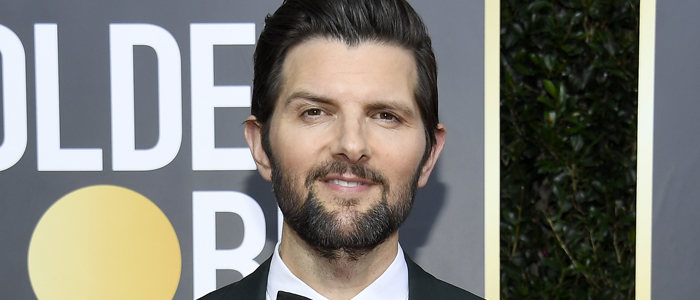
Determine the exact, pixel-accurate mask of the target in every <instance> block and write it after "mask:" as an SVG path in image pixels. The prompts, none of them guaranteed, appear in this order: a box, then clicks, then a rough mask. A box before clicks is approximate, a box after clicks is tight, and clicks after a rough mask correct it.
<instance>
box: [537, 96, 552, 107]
mask: <svg viewBox="0 0 700 300" xmlns="http://www.w3.org/2000/svg"><path fill="white" fill-rule="evenodd" d="M537 101H539V102H541V103H543V104H544V105H547V107H549V108H555V107H554V103H552V100H550V99H549V98H548V97H545V96H539V97H537Z"/></svg>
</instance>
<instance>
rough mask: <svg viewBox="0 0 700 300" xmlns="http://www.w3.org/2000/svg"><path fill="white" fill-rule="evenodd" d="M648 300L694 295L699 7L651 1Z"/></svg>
mask: <svg viewBox="0 0 700 300" xmlns="http://www.w3.org/2000/svg"><path fill="white" fill-rule="evenodd" d="M656 5H657V6H656V74H655V79H654V80H655V82H656V83H655V87H654V88H655V92H654V167H653V168H654V174H653V176H654V177H653V178H654V185H653V195H652V197H653V215H652V224H653V225H652V226H653V229H652V269H651V270H652V275H651V279H652V285H651V295H652V298H653V299H697V298H698V295H700V276H698V270H700V259H699V258H698V254H699V253H700V218H698V214H699V213H700V201H698V200H699V198H698V195H700V126H699V125H698V121H697V120H698V115H700V101H699V100H700V99H699V97H698V95H700V85H698V83H697V81H698V78H697V74H698V70H700V60H698V53H699V52H700V18H698V16H700V2H698V1H696V0H657V4H656Z"/></svg>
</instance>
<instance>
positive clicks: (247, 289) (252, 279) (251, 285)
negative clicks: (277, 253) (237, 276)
mask: <svg viewBox="0 0 700 300" xmlns="http://www.w3.org/2000/svg"><path fill="white" fill-rule="evenodd" d="M270 260H271V259H267V260H266V261H265V262H263V263H262V264H261V265H260V267H258V269H256V270H255V272H253V273H251V274H250V275H248V276H247V277H245V278H244V279H242V280H241V282H240V290H239V292H240V296H245V297H237V298H239V299H250V300H265V291H266V289H267V274H268V273H269V272H270Z"/></svg>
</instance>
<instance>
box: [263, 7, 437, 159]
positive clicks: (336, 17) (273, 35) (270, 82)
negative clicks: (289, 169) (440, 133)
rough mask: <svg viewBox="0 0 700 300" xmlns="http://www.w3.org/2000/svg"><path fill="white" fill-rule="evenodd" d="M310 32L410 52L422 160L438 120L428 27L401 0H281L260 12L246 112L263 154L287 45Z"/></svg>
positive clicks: (308, 36) (310, 35) (309, 35)
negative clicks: (256, 124)
mask: <svg viewBox="0 0 700 300" xmlns="http://www.w3.org/2000/svg"><path fill="white" fill-rule="evenodd" d="M313 38H329V39H333V40H338V41H341V42H344V43H346V44H347V45H349V46H358V45H359V44H361V43H362V42H376V43H381V44H387V45H394V46H398V47H401V48H404V49H406V50H408V51H410V52H411V53H412V54H413V57H414V59H415V63H416V69H417V70H416V71H417V73H418V82H417V83H416V90H415V92H414V95H415V100H416V103H417V105H418V108H419V110H420V114H421V118H422V120H423V125H424V127H425V133H426V152H425V154H424V156H423V161H424V160H425V159H427V156H428V155H429V153H430V149H432V146H433V145H434V144H435V132H434V131H435V130H436V129H437V125H438V123H439V120H438V88H437V64H436V62H435V54H433V49H432V43H431V41H430V36H429V35H428V30H427V29H426V28H425V25H424V24H423V21H422V20H421V18H420V16H419V15H418V14H417V13H416V11H415V10H413V8H412V7H411V5H409V4H408V2H406V1H405V0H285V1H284V3H282V6H280V8H278V9H277V11H275V13H274V14H272V15H268V16H267V18H265V27H264V28H263V30H262V33H261V34H260V38H259V39H258V45H257V46H256V48H255V55H254V57H253V61H254V77H253V99H252V104H251V114H252V115H254V116H255V117H256V118H257V121H258V122H259V123H260V124H261V126H262V143H263V148H264V150H265V152H266V153H267V154H268V156H271V154H272V153H271V151H270V145H269V138H268V133H269V126H267V125H268V124H267V122H268V120H269V118H270V117H271V116H272V114H273V112H274V109H275V103H276V101H277V98H279V93H280V89H281V85H282V82H281V81H282V79H283V78H282V66H283V64H284V60H285V57H286V55H287V52H288V51H289V49H291V48H292V47H294V46H295V45H298V44H301V43H303V42H304V41H308V40H310V39H313ZM421 165H422V163H421Z"/></svg>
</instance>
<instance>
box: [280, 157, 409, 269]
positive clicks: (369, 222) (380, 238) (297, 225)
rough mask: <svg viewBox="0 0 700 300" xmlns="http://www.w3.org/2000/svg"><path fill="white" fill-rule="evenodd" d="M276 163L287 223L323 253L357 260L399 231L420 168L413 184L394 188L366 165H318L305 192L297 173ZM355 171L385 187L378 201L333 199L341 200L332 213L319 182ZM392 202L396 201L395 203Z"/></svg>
mask: <svg viewBox="0 0 700 300" xmlns="http://www.w3.org/2000/svg"><path fill="white" fill-rule="evenodd" d="M271 162H272V189H273V191H274V193H275V197H276V198H277V204H278V205H279V207H280V210H281V211H282V214H283V215H284V220H285V222H286V223H287V224H288V225H289V226H290V227H291V229H292V230H294V231H295V232H296V233H297V235H299V237H301V238H302V240H304V241H305V242H306V243H307V244H308V245H309V246H311V247H312V248H313V249H314V250H315V251H316V252H317V253H319V254H320V255H321V256H322V257H325V258H327V259H330V260H335V259H339V258H341V257H345V258H348V259H350V260H357V259H358V258H360V257H361V256H363V255H364V254H367V253H368V252H370V251H372V250H373V249H374V248H376V247H377V246H378V245H380V244H382V243H383V242H384V241H386V239H387V238H389V237H390V236H391V235H392V234H393V233H395V232H396V231H397V230H398V229H399V227H400V226H401V224H403V222H404V221H405V220H406V218H408V215H409V213H410V211H411V208H412V207H413V200H414V198H415V190H416V187H417V183H418V178H419V175H420V172H419V171H420V166H419V168H418V169H417V170H416V172H415V174H414V175H413V178H411V179H410V180H409V182H404V183H400V184H399V185H398V186H397V187H396V188H395V189H394V190H392V186H391V185H390V183H389V182H388V180H387V179H386V178H385V177H384V176H383V175H382V174H381V173H379V172H377V171H374V170H372V169H371V168H369V167H368V166H367V165H366V164H352V163H348V162H346V161H341V160H332V161H329V162H326V163H322V164H320V165H318V166H316V167H314V168H313V169H312V170H311V171H309V173H308V174H307V176H306V179H305V181H304V187H305V188H306V190H307V191H308V192H307V193H306V194H305V193H304V192H303V191H301V190H300V189H298V188H295V183H294V179H295V178H294V176H293V175H292V174H290V173H288V172H287V171H286V170H284V169H282V168H281V167H280V165H279V164H278V163H277V162H276V161H275V160H274V159H271ZM345 173H351V174H354V175H355V176H357V177H360V178H362V179H365V180H370V181H372V182H373V183H374V184H375V185H376V186H378V187H379V188H380V191H381V193H380V194H381V196H380V199H379V201H377V202H376V203H374V204H372V205H371V206H370V207H369V208H368V209H367V210H366V211H364V212H359V211H357V210H355V207H356V206H357V204H359V203H360V202H361V200H360V199H343V198H338V199H333V201H338V203H340V204H341V208H340V209H339V210H338V211H329V210H328V209H327V208H325V207H324V206H323V204H322V203H321V200H319V198H318V195H317V191H316V188H315V185H314V184H315V183H316V182H317V181H318V179H320V178H323V177H325V176H327V175H329V174H345ZM390 203H393V204H390Z"/></svg>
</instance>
